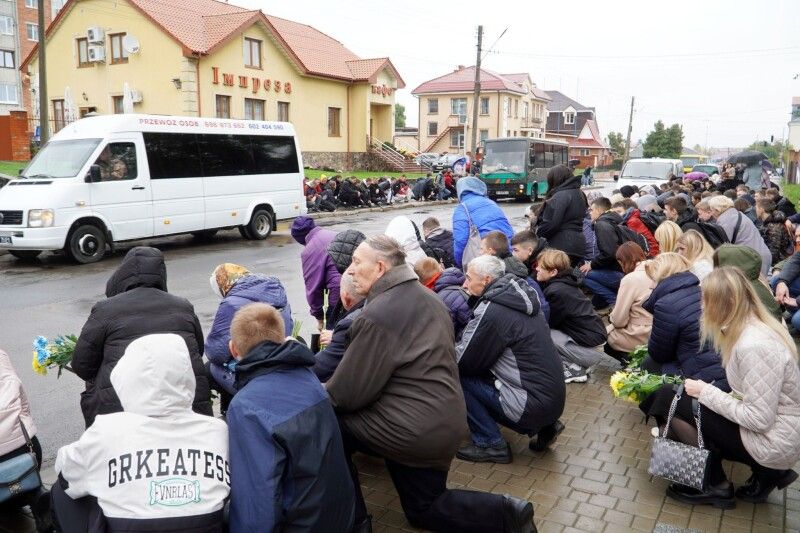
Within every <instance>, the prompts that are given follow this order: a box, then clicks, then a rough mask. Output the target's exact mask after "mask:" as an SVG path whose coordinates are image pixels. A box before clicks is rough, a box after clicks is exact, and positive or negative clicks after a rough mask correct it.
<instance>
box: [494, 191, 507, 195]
mask: <svg viewBox="0 0 800 533" xmlns="http://www.w3.org/2000/svg"><path fill="white" fill-rule="evenodd" d="M497 194H498V195H501V194H502V195H505V196H508V191H497Z"/></svg>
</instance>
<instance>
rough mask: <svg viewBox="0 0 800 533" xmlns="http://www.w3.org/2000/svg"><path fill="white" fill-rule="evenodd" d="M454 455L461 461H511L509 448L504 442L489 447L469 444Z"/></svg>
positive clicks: (502, 462)
mask: <svg viewBox="0 0 800 533" xmlns="http://www.w3.org/2000/svg"><path fill="white" fill-rule="evenodd" d="M456 457H458V458H459V459H461V460H463V461H472V462H473V463H499V464H504V465H507V464H508V463H510V462H511V448H510V447H509V446H508V443H506V442H504V443H503V444H501V445H499V446H492V447H489V448H482V447H481V446H476V445H474V444H470V445H469V446H464V447H463V448H461V449H460V450H458V452H457V453H456Z"/></svg>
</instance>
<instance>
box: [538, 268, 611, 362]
mask: <svg viewBox="0 0 800 533" xmlns="http://www.w3.org/2000/svg"><path fill="white" fill-rule="evenodd" d="M542 290H544V296H545V298H547V301H548V302H550V319H549V320H548V322H549V324H550V328H551V329H557V330H559V331H561V332H563V333H565V334H567V335H569V336H570V337H572V340H574V341H575V342H576V343H577V344H578V345H580V346H586V347H590V348H594V347H595V346H600V345H601V344H603V343H604V342H606V327H605V326H604V325H603V320H602V319H601V318H600V317H599V316H597V313H595V311H594V308H593V307H592V302H590V301H589V299H588V298H587V297H586V296H585V295H584V294H583V292H581V289H580V283H578V278H576V277H575V274H574V273H573V271H572V269H570V270H564V271H562V272H559V273H558V274H556V275H555V277H553V278H551V279H550V280H549V281H546V282H544V283H542Z"/></svg>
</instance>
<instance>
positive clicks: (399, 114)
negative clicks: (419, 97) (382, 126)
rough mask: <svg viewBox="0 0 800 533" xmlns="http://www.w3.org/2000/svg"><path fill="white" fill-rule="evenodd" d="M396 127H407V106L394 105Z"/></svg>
mask: <svg viewBox="0 0 800 533" xmlns="http://www.w3.org/2000/svg"><path fill="white" fill-rule="evenodd" d="M394 127H395V128H405V127H406V106H404V105H403V104H394Z"/></svg>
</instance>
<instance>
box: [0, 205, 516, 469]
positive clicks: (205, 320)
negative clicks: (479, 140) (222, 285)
mask: <svg viewBox="0 0 800 533" xmlns="http://www.w3.org/2000/svg"><path fill="white" fill-rule="evenodd" d="M525 207H526V204H517V203H506V204H503V209H504V210H505V211H506V213H507V215H508V217H509V220H510V221H511V223H512V225H513V226H514V227H515V229H522V228H524V227H525V226H526V224H527V220H526V219H525V218H523V213H524V209H525ZM454 208H455V204H451V205H429V206H426V205H424V204H419V205H415V206H413V207H411V208H409V209H403V210H392V211H385V212H362V213H358V214H357V215H350V216H337V217H335V218H332V219H324V220H320V221H319V224H320V225H323V226H326V227H329V228H330V229H332V230H334V231H342V230H344V229H350V228H354V229H358V230H361V231H363V232H364V233H365V234H371V233H380V232H383V230H384V229H385V228H386V225H387V224H388V223H389V221H390V220H391V219H392V218H393V217H395V216H397V215H400V214H403V215H405V216H408V217H410V218H411V219H412V220H414V221H415V222H416V223H417V224H418V225H419V226H420V227H421V226H422V221H423V220H424V219H425V218H427V217H428V216H436V217H438V218H439V220H440V221H441V223H442V225H443V226H445V227H450V224H451V217H452V213H453V209H454ZM288 227H289V222H287V221H284V222H281V223H279V226H278V231H276V232H274V233H273V235H272V236H271V237H270V238H269V239H267V240H266V241H263V242H253V241H245V240H243V239H242V238H241V237H240V236H239V232H238V231H236V230H233V231H225V232H220V233H219V234H217V236H216V237H215V238H214V240H213V241H211V242H207V243H200V242H196V241H195V240H194V239H193V238H192V237H190V236H179V237H170V238H164V239H156V240H151V241H148V242H147V244H148V245H151V246H155V247H157V248H159V249H160V250H162V251H163V252H164V255H165V257H166V261H167V284H168V287H169V291H170V292H171V293H173V294H176V295H178V296H182V297H184V298H187V299H189V301H190V302H192V304H193V305H194V307H195V311H196V312H197V315H198V316H199V317H200V323H201V324H202V326H203V331H204V332H207V331H208V329H209V328H210V326H211V323H212V321H213V318H214V313H215V312H216V309H217V305H218V304H219V299H218V298H217V297H216V296H215V295H214V294H213V293H212V292H211V288H210V287H209V282H208V278H209V275H210V273H211V271H212V270H213V269H214V267H216V266H217V265H218V264H220V263H224V262H232V263H238V264H241V265H244V266H246V267H248V268H249V269H250V270H251V271H254V272H262V273H265V274H270V275H274V276H277V277H279V278H280V279H281V280H282V282H283V283H284V285H285V286H286V290H287V292H288V295H289V303H290V304H291V306H292V313H293V315H294V317H295V320H301V321H302V322H303V328H302V330H303V334H304V336H305V337H306V338H308V335H309V334H310V332H311V330H312V329H313V328H314V327H315V320H314V319H313V317H311V315H310V314H309V313H308V306H307V304H306V300H305V292H304V288H303V276H302V272H301V269H300V252H301V250H302V247H301V246H300V245H299V244H297V243H295V242H294V240H292V238H291V236H290V235H289V231H288ZM138 244H142V243H131V244H125V245H123V246H120V247H119V248H118V249H117V250H116V251H115V253H114V254H113V255H112V256H110V257H107V258H106V259H105V260H103V261H101V262H100V263H96V264H93V265H75V264H72V263H70V262H69V261H68V260H67V259H65V258H64V257H63V256H61V255H54V254H51V253H48V254H43V255H42V256H41V257H40V259H39V260H38V261H37V262H36V263H34V264H25V263H21V262H18V261H17V260H15V259H14V258H12V257H11V256H10V255H8V254H4V255H0V317H2V322H1V323H2V325H1V326H0V348H1V349H3V350H4V351H6V352H7V353H8V354H9V355H10V356H11V360H12V362H13V364H14V367H15V368H16V370H17V373H18V374H19V375H20V377H21V379H22V382H23V384H24V386H25V389H26V391H27V394H28V398H29V399H30V402H31V408H32V410H33V417H34V420H35V422H36V425H37V427H38V436H39V439H40V441H41V443H42V447H43V450H44V457H45V462H46V463H48V462H50V461H52V460H53V458H54V456H55V452H56V450H57V449H58V448H59V447H60V446H62V445H64V444H67V443H69V442H72V441H73V440H76V439H77V438H78V437H79V436H80V435H81V433H82V432H83V429H84V425H83V418H82V416H81V413H80V406H79V403H78V402H79V398H80V396H79V395H80V392H81V391H82V390H83V382H82V381H81V380H80V379H79V378H77V377H76V376H74V375H72V374H69V373H65V374H63V375H62V376H61V378H59V379H57V378H56V375H55V373H54V372H51V373H50V374H48V375H47V376H39V375H37V374H35V373H34V372H33V369H32V367H31V356H32V348H31V342H32V341H33V339H34V338H35V337H36V336H37V335H44V336H46V337H48V338H53V337H55V336H56V335H59V334H69V333H74V334H76V335H77V334H79V333H80V330H81V328H82V326H83V324H84V322H85V321H86V318H87V317H88V316H89V312H90V311H91V308H92V306H93V305H94V304H95V303H96V302H97V301H99V300H101V299H103V298H105V285H106V281H107V280H108V278H109V276H110V275H111V273H112V272H113V271H114V269H116V267H117V266H118V265H119V263H120V261H121V260H122V258H123V257H124V255H125V253H126V252H127V250H128V249H130V248H131V247H132V246H135V245H138Z"/></svg>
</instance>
